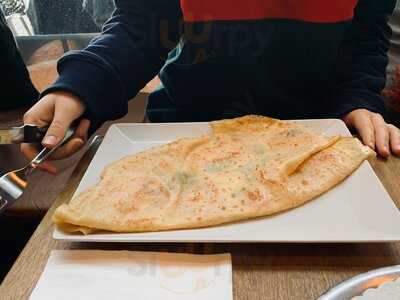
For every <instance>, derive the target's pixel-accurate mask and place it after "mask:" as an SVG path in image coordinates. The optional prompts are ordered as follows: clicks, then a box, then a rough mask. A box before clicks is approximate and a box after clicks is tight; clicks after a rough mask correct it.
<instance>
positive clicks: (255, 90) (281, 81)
mask: <svg viewBox="0 0 400 300" xmlns="http://www.w3.org/2000/svg"><path fill="white" fill-rule="evenodd" d="M395 2H396V1H395V0H359V1H357V0H335V1H321V0H299V1H282V0H247V1H243V0H135V1H132V0H116V1H115V4H116V10H115V12H114V13H113V16H112V18H111V19H110V20H109V21H108V22H107V23H106V24H105V25H104V28H103V32H102V34H101V35H100V36H99V37H97V38H96V39H94V40H93V41H92V42H91V44H90V45H89V46H88V47H87V48H86V49H84V50H82V51H76V52H70V53H68V54H66V55H65V56H64V57H63V58H62V59H61V60H60V61H59V64H58V70H59V73H60V76H59V78H58V79H57V81H56V82H55V83H54V84H53V85H52V86H51V87H50V88H49V89H47V90H46V91H45V92H44V94H43V95H45V94H47V93H49V92H51V91H55V90H67V91H70V92H72V93H74V94H76V95H77V96H78V97H80V99H81V100H82V101H83V102H84V103H85V104H86V106H87V113H86V114H87V117H88V118H90V119H91V120H92V121H93V125H94V127H98V126H99V125H100V124H101V123H103V122H104V121H106V120H110V119H116V118H118V117H121V116H123V115H124V114H125V113H126V112H127V102H128V100H129V99H132V98H133V97H134V96H135V95H136V94H137V93H138V91H139V90H140V89H141V88H143V87H144V86H145V84H146V83H147V82H148V81H150V80H151V79H152V78H153V77H154V76H155V75H157V74H159V76H160V78H161V81H162V83H163V86H162V87H161V89H160V90H158V91H157V92H156V94H157V95H162V97H163V99H162V100H160V99H159V97H150V104H149V107H150V110H151V119H152V121H182V120H185V121H186V120H189V119H191V120H200V119H215V118H220V117H227V116H232V117H234V116H237V115H243V114H248V113H257V114H264V115H268V116H273V117H278V118H283V119H289V118H313V117H341V116H343V115H344V114H346V113H348V112H350V111H352V110H354V109H357V108H366V109H369V110H371V111H374V112H380V113H384V106H383V102H382V99H381V96H380V91H381V90H382V88H383V87H384V84H385V69H386V66H387V62H388V58H387V55H386V52H387V50H388V47H389V37H390V34H391V30H390V28H389V26H388V24H387V20H388V16H389V15H390V14H391V13H392V11H393V9H394V6H395ZM153 99H154V100H153ZM163 109H164V110H165V111H166V112H165V111H164V112H163V113H157V111H158V110H159V111H162V110H163ZM182 116H183V117H182ZM185 116H186V117H185Z"/></svg>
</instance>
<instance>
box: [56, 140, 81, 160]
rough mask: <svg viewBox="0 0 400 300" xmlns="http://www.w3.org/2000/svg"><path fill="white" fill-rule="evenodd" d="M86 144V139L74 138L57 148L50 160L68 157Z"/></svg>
mask: <svg viewBox="0 0 400 300" xmlns="http://www.w3.org/2000/svg"><path fill="white" fill-rule="evenodd" d="M84 145H85V141H83V140H82V139H80V138H72V139H71V140H70V141H69V142H68V143H66V144H65V145H63V146H62V147H60V148H59V149H57V150H56V151H55V152H54V153H53V154H52V155H51V156H50V158H49V160H58V159H63V158H67V157H69V156H71V155H73V154H74V153H76V152H78V151H79V150H80V149H81V148H82V147H83V146H84Z"/></svg>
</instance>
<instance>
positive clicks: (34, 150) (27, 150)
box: [20, 144, 40, 160]
mask: <svg viewBox="0 0 400 300" xmlns="http://www.w3.org/2000/svg"><path fill="white" fill-rule="evenodd" d="M20 148H21V152H22V153H23V154H24V155H25V157H26V158H27V159H28V160H32V159H33V158H34V157H36V155H38V154H39V151H40V149H39V148H38V147H37V146H36V145H34V144H21V147H20Z"/></svg>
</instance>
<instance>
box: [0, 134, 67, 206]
mask: <svg viewBox="0 0 400 300" xmlns="http://www.w3.org/2000/svg"><path fill="white" fill-rule="evenodd" d="M73 134H74V130H73V129H69V130H68V131H67V133H66V134H65V136H64V138H63V140H62V141H61V142H60V143H59V144H58V145H57V146H55V147H54V148H52V149H49V148H44V149H43V150H42V151H40V153H39V154H38V155H37V156H36V157H35V158H34V159H33V160H32V161H31V162H30V163H29V164H28V165H26V166H25V167H24V168H22V169H19V170H15V171H11V172H9V173H7V174H5V175H3V176H2V177H0V213H1V212H3V211H4V210H5V209H6V208H7V207H9V206H10V205H12V204H13V203H14V202H16V201H17V200H18V199H19V197H21V195H22V194H23V192H24V190H25V189H26V187H27V186H28V177H29V176H30V175H31V174H32V172H33V171H34V170H35V169H36V168H37V167H38V166H39V165H40V164H41V163H42V162H44V161H45V160H47V159H48V158H49V157H50V155H51V154H52V153H53V152H54V151H55V150H57V148H59V147H60V146H62V145H63V144H64V143H66V142H67V141H68V140H69V139H70V138H71V137H72V136H73Z"/></svg>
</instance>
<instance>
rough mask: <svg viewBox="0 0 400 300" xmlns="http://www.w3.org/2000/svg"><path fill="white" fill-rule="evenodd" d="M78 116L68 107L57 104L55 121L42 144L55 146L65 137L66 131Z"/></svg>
mask: <svg viewBox="0 0 400 300" xmlns="http://www.w3.org/2000/svg"><path fill="white" fill-rule="evenodd" d="M76 118H77V116H76V115H74V114H73V113H71V112H69V111H68V110H67V109H65V110H64V109H63V108H62V107H60V106H56V107H55V111H54V118H53V121H52V122H51V124H50V126H49V129H48V130H47V133H46V135H45V137H44V138H43V141H42V145H43V146H45V147H46V148H54V147H55V146H56V145H57V144H58V143H60V142H61V140H62V139H63V138H64V136H65V133H66V132H67V130H68V128H69V127H70V125H71V123H72V122H73V121H74V120H75V119H76Z"/></svg>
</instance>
